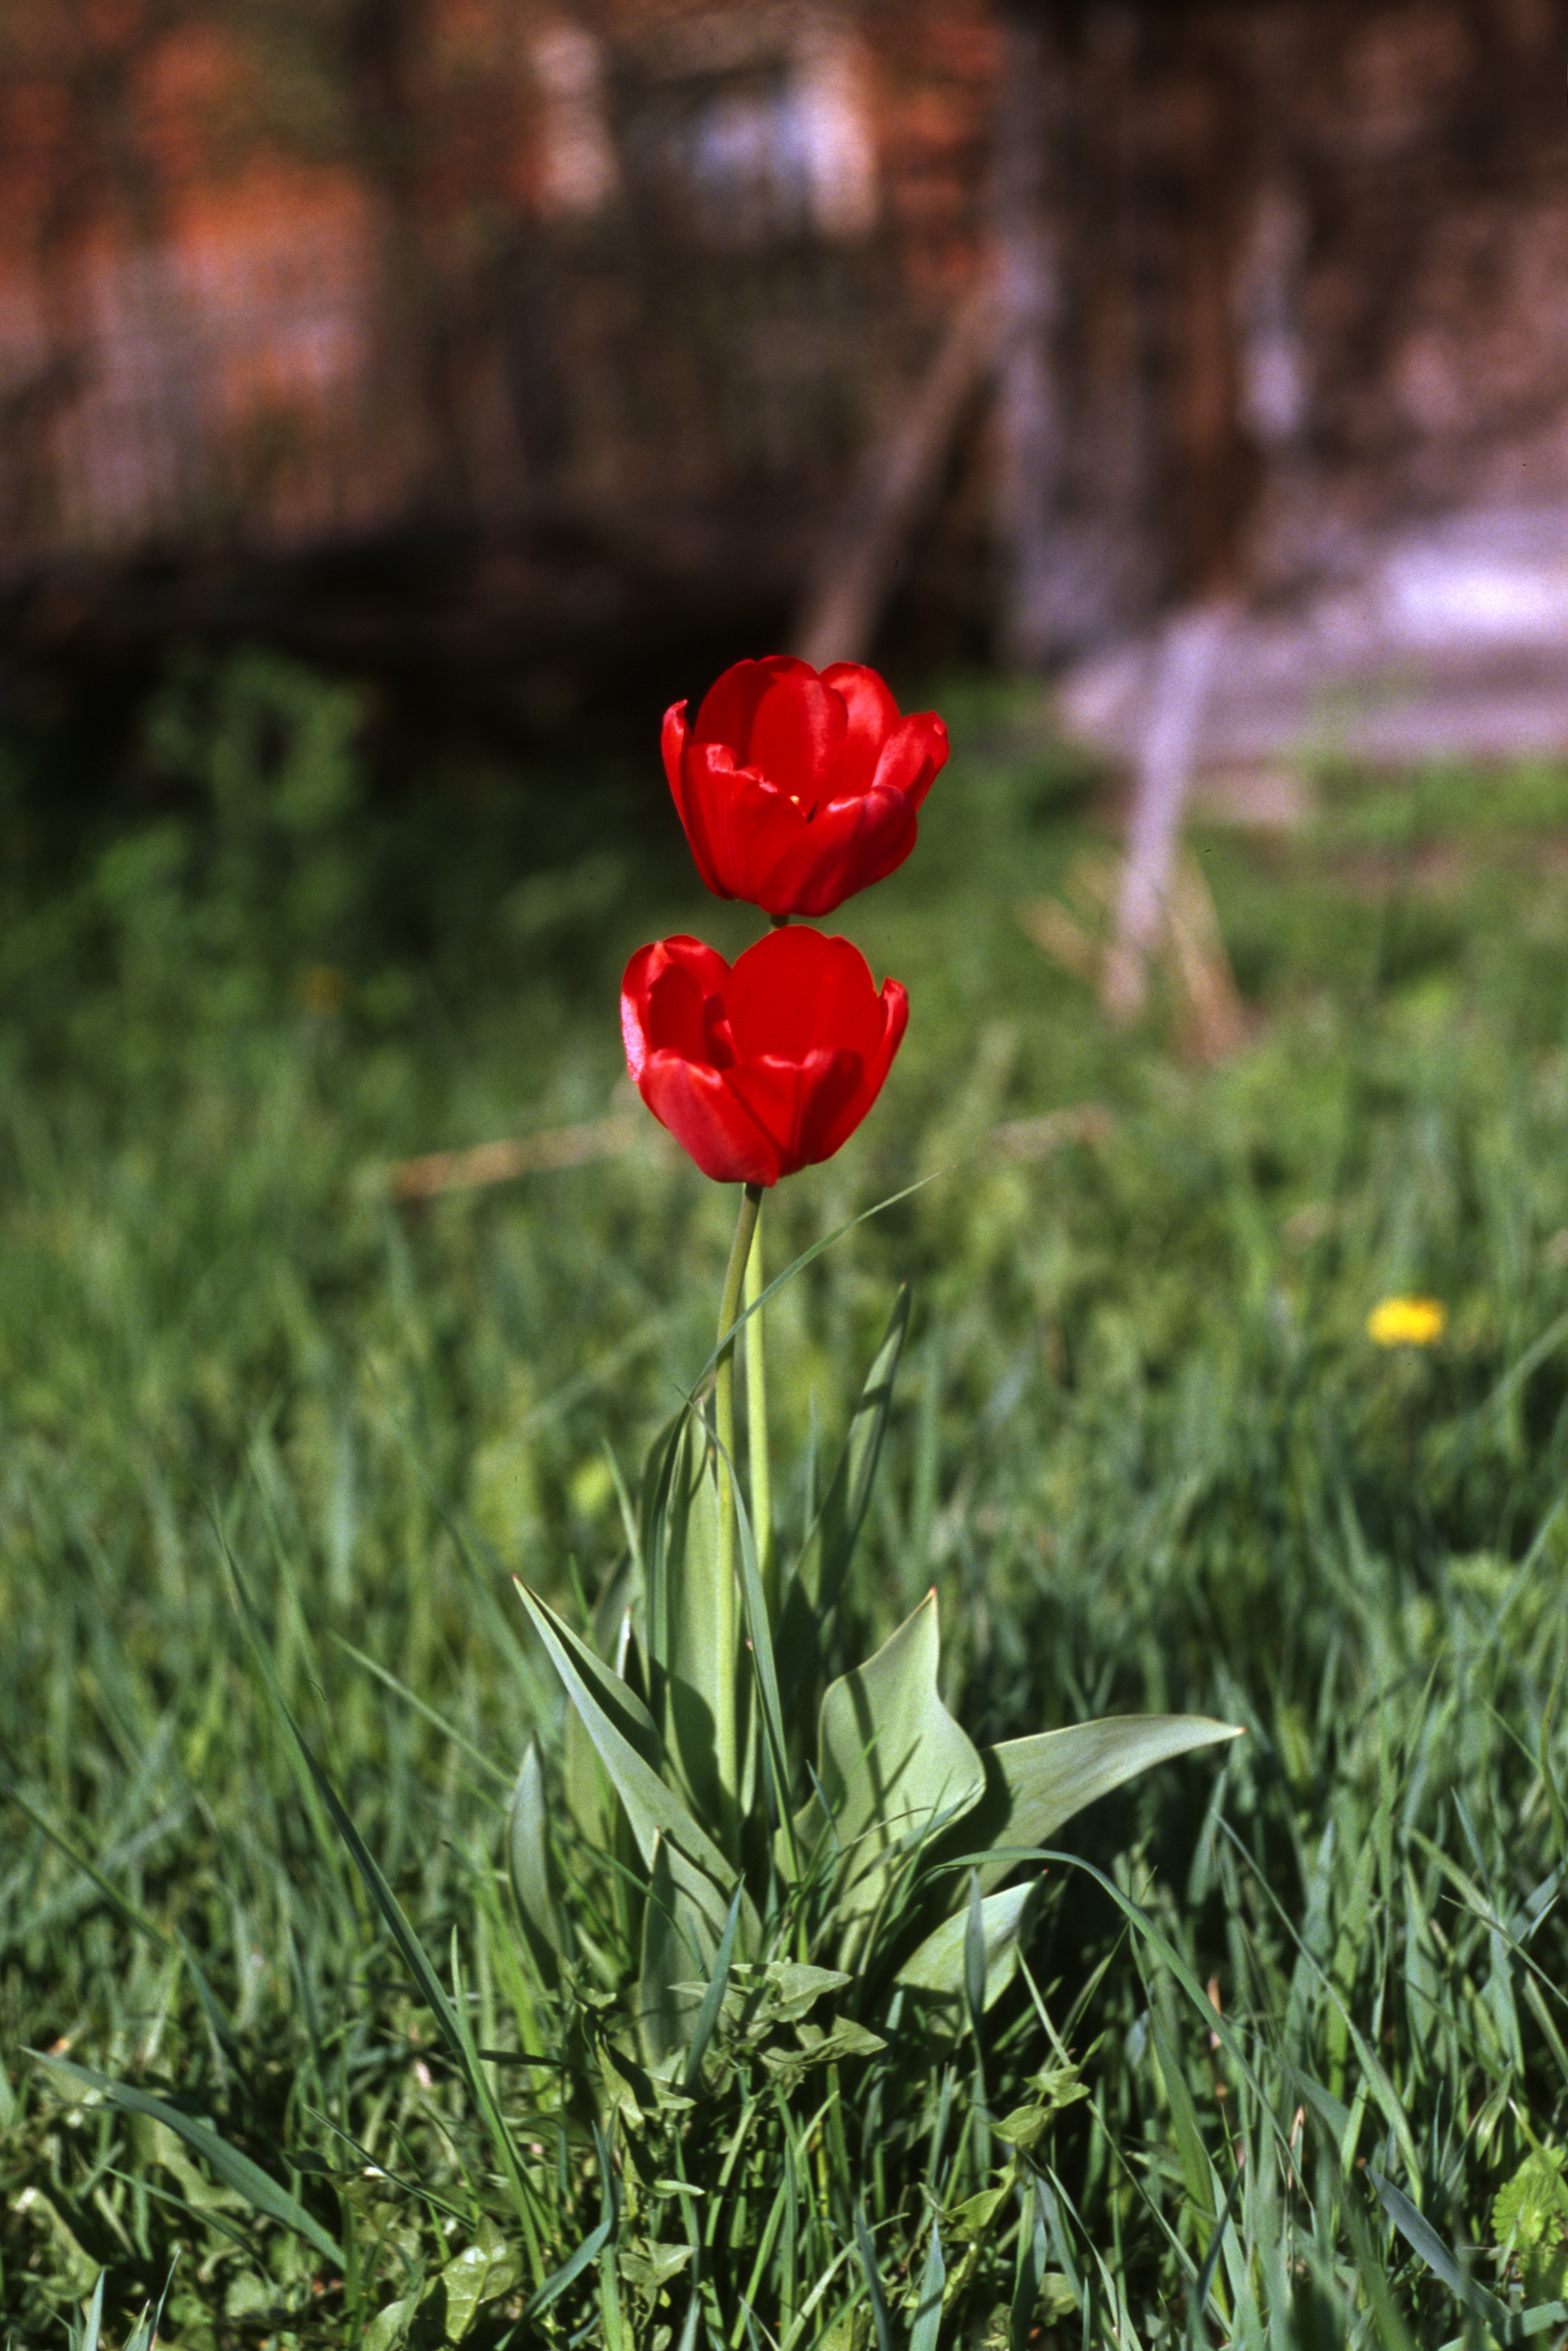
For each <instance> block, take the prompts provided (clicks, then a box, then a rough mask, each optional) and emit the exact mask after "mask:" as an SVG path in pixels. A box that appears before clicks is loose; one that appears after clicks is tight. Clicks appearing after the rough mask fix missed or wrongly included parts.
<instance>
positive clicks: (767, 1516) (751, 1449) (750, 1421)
mask: <svg viewBox="0 0 1568 2351" xmlns="http://www.w3.org/2000/svg"><path fill="white" fill-rule="evenodd" d="M761 1294H762V1219H761V1214H760V1211H759V1214H758V1219H757V1233H756V1237H755V1239H754V1240H753V1242H752V1253H751V1255H750V1256H749V1257H748V1258H747V1260H746V1288H745V1301H746V1305H747V1307H748V1309H749V1312H748V1316H747V1322H746V1454H747V1463H748V1467H749V1469H750V1472H751V1483H752V1535H753V1538H754V1539H755V1541H756V1543H757V1565H758V1570H759V1573H760V1576H761V1579H762V1597H763V1599H764V1600H765V1601H766V1602H767V1621H768V1623H769V1624H770V1625H776V1624H777V1622H778V1592H777V1590H776V1586H777V1582H778V1563H777V1559H776V1557H775V1554H774V1549H773V1473H772V1465H771V1463H770V1462H769V1460H768V1457H767V1364H766V1358H765V1356H764V1354H763V1349H762V1317H761V1315H760V1313H759V1312H758V1311H756V1308H757V1301H758V1299H759V1298H760V1296H761Z"/></svg>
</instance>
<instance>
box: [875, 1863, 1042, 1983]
mask: <svg viewBox="0 0 1568 2351" xmlns="http://www.w3.org/2000/svg"><path fill="white" fill-rule="evenodd" d="M1039 1890H1040V1881H1039V1879H1038V1878H1036V1879H1032V1880H1031V1881H1030V1883H1029V1884H1028V1885H1027V1886H1008V1887H1007V1889H1006V1891H1005V1893H1000V1894H988V1895H987V1896H986V1898H985V1900H984V1901H983V1902H982V1903H981V1904H980V1933H981V1938H982V1943H983V1948H984V1953H985V1993H984V1999H983V2002H982V2005H983V2006H984V2007H986V2008H989V2007H990V2006H991V2003H992V2001H993V2000H995V1999H996V1998H997V1997H998V1995H999V1993H1001V1992H1003V1991H1005V1989H1006V1986H1007V1985H1008V1984H1010V1982H1011V1981H1012V1976H1013V1972H1014V1970H1015V1968H1016V1966H1017V1963H1018V1937H1019V1935H1021V1934H1022V1932H1023V1929H1024V1927H1025V1926H1026V1924H1027V1923H1028V1913H1029V1911H1030V1909H1031V1908H1032V1906H1033V1904H1034V1902H1035V1899H1036V1897H1037V1895H1038V1893H1039ZM968 1935H969V1905H968V1904H967V1902H966V1903H965V1904H964V1906H963V1908H962V1909H961V1910H956V1911H955V1912H954V1914H953V1916H952V1918H950V1919H944V1921H943V1922H942V1925H941V1926H940V1927H938V1929H937V1930H936V1932H935V1934H934V1935H927V1936H926V1938H925V1940H924V1942H923V1943H921V1944H920V1946H919V1948H918V1950H916V1951H914V1952H913V1953H912V1954H911V1955H910V1957H909V1958H907V1960H906V1961H905V1963H904V1965H903V1967H901V1968H900V1970H899V1972H898V1977H897V1981H898V1982H899V1983H900V1984H907V1985H908V1986H909V1988H910V1989H911V1990H912V1991H928V1992H937V1993H940V1994H941V1996H942V1997H943V1998H945V1999H956V1998H957V1997H958V1995H959V1993H960V1992H962V1991H963V1989H964V1960H965V1943H966V1941H967V1938H968Z"/></svg>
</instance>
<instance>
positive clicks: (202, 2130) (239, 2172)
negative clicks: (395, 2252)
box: [26, 2049, 343, 2269]
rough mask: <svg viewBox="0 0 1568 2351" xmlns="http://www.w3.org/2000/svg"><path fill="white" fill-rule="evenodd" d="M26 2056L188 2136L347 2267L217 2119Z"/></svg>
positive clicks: (253, 2202) (57, 2060) (243, 2190)
mask: <svg viewBox="0 0 1568 2351" xmlns="http://www.w3.org/2000/svg"><path fill="white" fill-rule="evenodd" d="M26 2054H27V2055H28V2056H29V2057H31V2058H32V2059H33V2060H34V2061H35V2063H37V2064H38V2065H41V2066H43V2067H45V2068H46V2069H47V2071H48V2072H49V2073H51V2074H57V2075H59V2076H61V2077H62V2078H63V2079H64V2080H65V2081H67V2082H70V2083H71V2084H72V2085H73V2088H75V2089H77V2090H82V2089H90V2090H96V2091H97V2092H98V2094H99V2095H100V2096H101V2097H105V2098H107V2099H108V2100H109V2102H110V2104H111V2105H112V2106H118V2107H120V2108H121V2110H122V2111H123V2113H125V2114H144V2115H150V2116H151V2117H152V2119H153V2121H154V2122H155V2123H162V2124H163V2125H164V2126H165V2128H166V2129H167V2130H169V2131H173V2133H174V2135H175V2136H176V2137H177V2138H182V2139H183V2140H184V2142H185V2144H186V2146H187V2147H190V2148H191V2149H193V2151H194V2152H195V2153H196V2154H198V2155H199V2156H200V2157H201V2158H202V2161H203V2162H204V2163H207V2164H210V2165H211V2166H212V2169H213V2170H214V2171H215V2172H216V2173H217V2175H218V2177H219V2179H220V2180H222V2181H223V2183H224V2185H225V2186H227V2187H231V2188H234V2189H236V2190H237V2191H238V2193H239V2194H240V2195H242V2196H243V2197H244V2199H245V2201H246V2203H247V2204H249V2205H250V2206H251V2207H252V2209H253V2210H254V2211H256V2212H260V2213H264V2214H265V2215H266V2216H267V2218H268V2219H269V2220H270V2221H276V2222H278V2223H279V2224H280V2226H281V2227H283V2228H284V2229H292V2230H293V2231H294V2234H295V2235H296V2236H302V2237H303V2238H304V2239H305V2241H306V2243H307V2244H308V2245H313V2246H314V2247H315V2248H316V2251H317V2252H318V2253H319V2254H321V2255H322V2256H323V2257H324V2258H325V2259H326V2260H327V2261H330V2262H332V2263H334V2264H335V2265H336V2266H337V2267H338V2268H339V2269H341V2267H342V2265H343V2255H342V2252H341V2251H340V2249H339V2248H338V2246H337V2245H336V2244H335V2243H334V2242H333V2240H332V2238H331V2237H329V2236H328V2235H327V2233H326V2230H325V2229H323V2228H322V2227H321V2225H320V2223H319V2221H318V2220H316V2219H314V2218H313V2216H312V2215H311V2214H310V2213H308V2212H307V2211H306V2209H305V2207H304V2205H303V2204H302V2203H301V2202H300V2200H299V2198H298V2197H297V2196H291V2195H290V2194H289V2191H288V2189H287V2188H286V2187H284V2186H282V2185H281V2183H280V2182H279V2181H278V2180H274V2179H273V2178H272V2177H271V2175H270V2173H268V2172H264V2171H263V2170H262V2167H261V2165H260V2164H257V2163H253V2162H252V2161H251V2159H250V2157H249V2156H248V2155H242V2154H241V2153H240V2151H239V2149H238V2147H231V2146H230V2145H229V2143H228V2140H227V2139H226V2138H223V2137H221V2135H220V2133H219V2132H218V2131H215V2130H214V2129H213V2127H212V2125H211V2123H204V2122H202V2121H201V2120H200V2118H199V2117H198V2116H196V2115H190V2114H185V2113H183V2112H182V2111H181V2110H180V2108H179V2107H177V2106H171V2105H170V2104H169V2102H168V2101H167V2099H164V2098H155V2097H154V2096H153V2094H152V2092H151V2091H150V2090H145V2089H135V2088H133V2087H132V2086H131V2084H130V2083H129V2082H115V2081H112V2080H111V2079H110V2077H109V2076H108V2075H107V2074H95V2073H94V2072H93V2071H92V2069H91V2068H90V2067H89V2066H84V2065H72V2064H71V2063H70V2062H69V2061H68V2060H67V2059H66V2058H64V2057H46V2056H45V2055H44V2054H43V2052H42V2051H41V2050H39V2049H29V2050H28V2051H27V2052H26Z"/></svg>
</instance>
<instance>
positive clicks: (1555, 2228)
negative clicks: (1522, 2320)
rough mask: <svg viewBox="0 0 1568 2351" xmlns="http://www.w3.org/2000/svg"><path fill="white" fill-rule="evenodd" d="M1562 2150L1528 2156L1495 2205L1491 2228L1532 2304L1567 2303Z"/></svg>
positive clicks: (1567, 2200)
mask: <svg viewBox="0 0 1568 2351" xmlns="http://www.w3.org/2000/svg"><path fill="white" fill-rule="evenodd" d="M1563 2165H1564V2158H1563V2155H1562V2151H1561V2149H1560V2148H1554V2147H1537V2148H1536V2149H1535V2150H1534V2151H1533V2153H1531V2154H1529V2155H1527V2156H1526V2157H1525V2160H1524V2162H1523V2163H1522V2164H1521V2165H1520V2166H1519V2169H1518V2171H1517V2172H1515V2174H1514V2176H1513V2178H1512V2179H1511V2180H1509V2181H1508V2184H1507V2186H1506V2187H1502V2188H1499V2189H1498V2191H1497V2200H1496V2202H1495V2204H1494V2206H1493V2207H1492V2231H1493V2234H1494V2236H1495V2238H1496V2240H1497V2243H1498V2245H1499V2246H1500V2247H1501V2248H1502V2251H1503V2254H1504V2257H1505V2258H1506V2259H1508V2260H1510V2261H1512V2262H1514V2263H1516V2264H1517V2265H1518V2270H1519V2278H1520V2282H1521V2283H1522V2284H1523V2286H1524V2290H1525V2292H1526V2293H1527V2294H1528V2296H1529V2297H1530V2299H1531V2301H1532V2302H1553V2301H1555V2302H1568V2179H1565V2178H1564V2172H1563Z"/></svg>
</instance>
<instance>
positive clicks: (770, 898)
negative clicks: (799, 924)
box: [756, 791, 917, 920]
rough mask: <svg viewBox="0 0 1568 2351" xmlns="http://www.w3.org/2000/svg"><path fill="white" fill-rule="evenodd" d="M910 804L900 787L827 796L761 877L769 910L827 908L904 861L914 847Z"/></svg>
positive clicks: (816, 912)
mask: <svg viewBox="0 0 1568 2351" xmlns="http://www.w3.org/2000/svg"><path fill="white" fill-rule="evenodd" d="M916 830H917V827H916V824H915V816H914V808H913V805H912V803H911V802H910V801H909V799H908V798H907V795H906V794H904V793H902V792H881V791H871V792H867V793H866V794H865V795H864V796H863V798H860V799H857V800H842V801H841V800H832V801H829V802H827V803H826V805H825V806H823V807H821V808H818V809H817V812H816V814H815V816H814V817H813V818H812V820H811V822H810V824H809V825H808V826H807V827H806V829H805V832H804V834H803V835H802V837H800V838H799V839H798V840H797V841H796V842H795V843H794V844H793V846H792V847H791V848H790V849H789V851H788V852H787V853H786V854H785V855H784V856H783V857H780V859H779V861H778V864H777V865H776V866H775V867H774V869H773V870H772V872H771V873H770V874H769V875H768V877H767V897H766V898H765V899H763V898H759V899H758V900H757V901H756V904H758V905H759V906H766V908H767V910H768V912H769V913H781V914H804V915H806V916H807V917H808V918H809V919H812V920H814V919H815V918H817V917H818V916H820V915H823V914H831V913H832V912H833V910H834V908H835V907H836V906H842V905H843V904H844V901H845V900H846V899H847V898H853V897H854V895H855V893H856V891H857V890H867V889H869V888H870V886H871V884H872V883H873V882H880V881H882V880H883V879H884V878H885V877H886V876H887V875H888V874H890V873H892V872H893V871H894V870H895V868H896V867H898V866H900V865H902V864H903V863H904V860H905V858H906V857H907V856H908V854H909V852H910V850H911V849H912V848H913V847H914V842H915V834H916Z"/></svg>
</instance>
